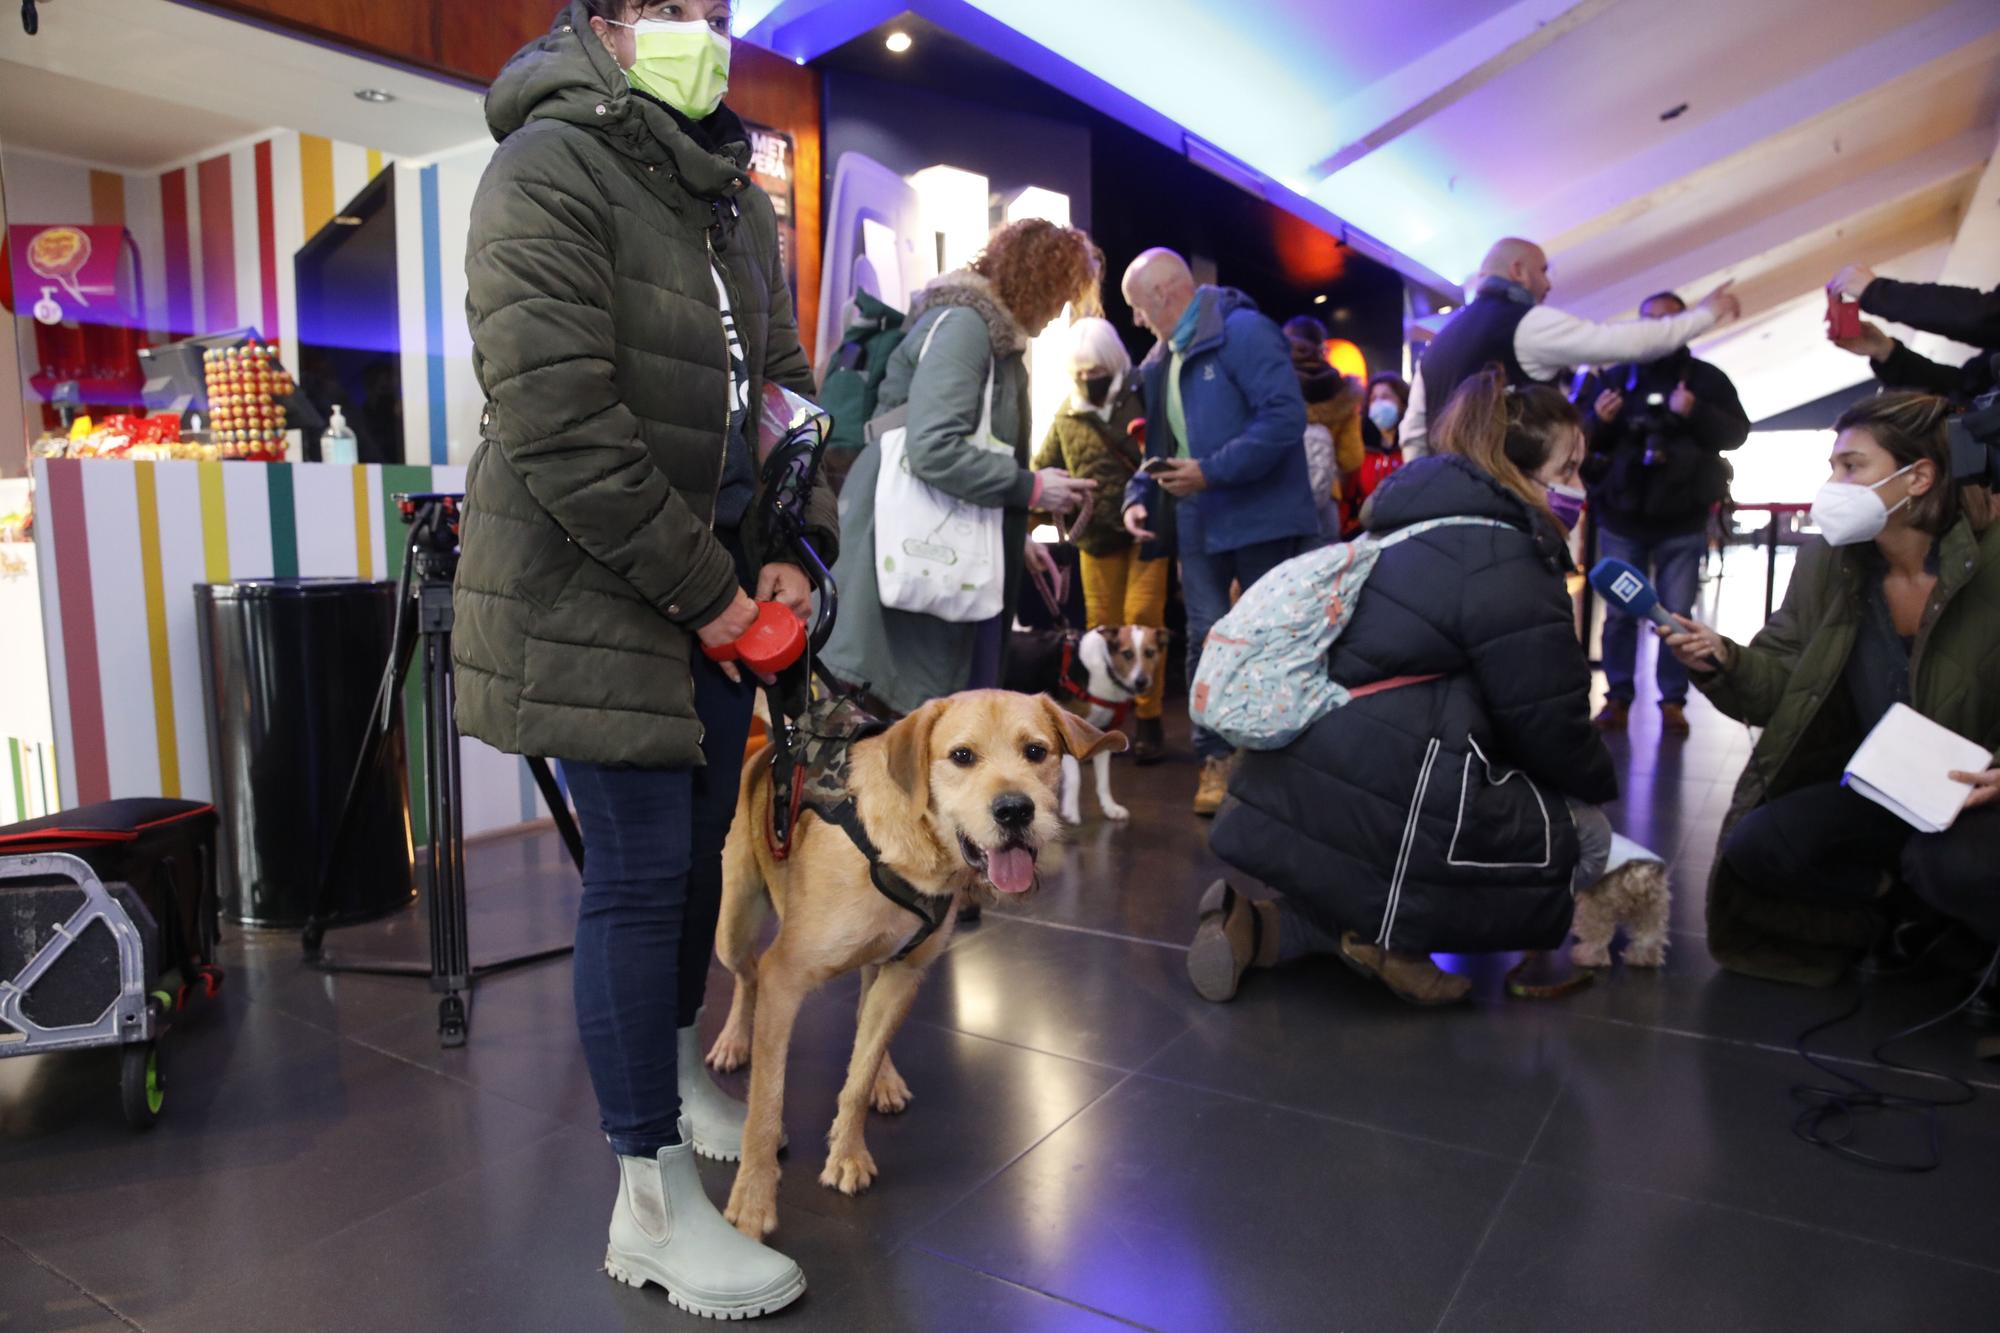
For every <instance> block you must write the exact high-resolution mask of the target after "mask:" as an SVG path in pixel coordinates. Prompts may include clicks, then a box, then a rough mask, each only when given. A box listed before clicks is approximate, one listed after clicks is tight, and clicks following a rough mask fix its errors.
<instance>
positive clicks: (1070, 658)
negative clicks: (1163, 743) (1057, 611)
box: [1061, 638, 1136, 728]
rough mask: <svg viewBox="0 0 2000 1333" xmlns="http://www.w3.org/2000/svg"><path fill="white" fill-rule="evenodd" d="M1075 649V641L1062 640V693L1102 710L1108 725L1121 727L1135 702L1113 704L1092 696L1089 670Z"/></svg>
mask: <svg viewBox="0 0 2000 1333" xmlns="http://www.w3.org/2000/svg"><path fill="white" fill-rule="evenodd" d="M1076 648H1077V640H1075V639H1072V638H1065V639H1064V640H1063V661H1062V677H1061V680H1062V688H1063V693H1064V694H1067V695H1069V696H1070V697H1071V698H1075V699H1081V700H1083V702H1085V703H1087V704H1089V705H1090V706H1091V707H1093V708H1102V709H1104V710H1105V711H1106V712H1108V713H1110V714H1111V723H1110V725H1111V726H1112V727H1114V728H1118V727H1123V726H1124V725H1125V719H1126V718H1128V717H1130V716H1131V715H1132V705H1133V703H1135V702H1136V700H1133V699H1127V700H1125V702H1123V703H1113V702H1112V701H1111V700H1109V699H1100V698H1098V697H1097V696H1096V695H1094V694H1092V693H1091V692H1090V668H1089V667H1086V666H1085V665H1084V664H1083V659H1082V658H1080V657H1078V656H1077V653H1076Z"/></svg>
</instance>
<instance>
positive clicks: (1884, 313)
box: [1861, 278, 2000, 351]
mask: <svg viewBox="0 0 2000 1333" xmlns="http://www.w3.org/2000/svg"><path fill="white" fill-rule="evenodd" d="M1861 310H1862V313H1864V314H1869V315H1874V316H1876V317H1877V318H1878V319H1886V320H1892V321H1894V322H1895V323H1897V324H1907V325H1909V326H1910V327H1911V328H1913V329H1922V330H1923V331H1924V332H1925V333H1936V334H1939V335H1941V336H1943V337H1946V338H1950V339H1951V340H1952V341H1954V342H1962V343H1964V344H1966V345H1967V346H1968V347H1984V348H1986V349H1987V350H1988V351H2000V287H1995V288H1994V289H1993V290H1992V291H1990V292H1982V291H1979V290H1977V289H1976V288H1972V287H1947V286H1945V285H1943V284H1942V283H1936V282H1898V281H1896V280H1895V279H1894V278H1877V279H1875V281H1873V282H1871V283H1869V284H1868V288H1867V290H1866V291H1864V292H1862V293H1861Z"/></svg>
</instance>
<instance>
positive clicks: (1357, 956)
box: [1340, 930, 1472, 1005]
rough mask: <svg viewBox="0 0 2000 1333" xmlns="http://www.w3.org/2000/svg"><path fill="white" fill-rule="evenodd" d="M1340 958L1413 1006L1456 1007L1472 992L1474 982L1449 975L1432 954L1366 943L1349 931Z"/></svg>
mask: <svg viewBox="0 0 2000 1333" xmlns="http://www.w3.org/2000/svg"><path fill="white" fill-rule="evenodd" d="M1340 958H1341V961H1342V962H1344V963H1346V964H1347V965H1348V966H1349V967H1351V968H1353V969H1354V970H1355V971H1356V972H1359V973H1360V974H1361V975H1362V976H1364V977H1373V978H1375V979H1376V980H1377V981H1379V982H1381V983H1382V984H1383V985H1384V986H1387V987H1388V988H1389V990H1390V992H1391V993H1392V994H1394V995H1395V997H1396V998H1397V999H1399V1000H1405V1001H1408V1002H1409V1003H1411V1004H1421V1005H1440V1004H1457V1003H1458V1002H1459V1001H1460V1000H1463V999H1464V998H1465V997H1466V996H1467V995H1468V994H1470V993H1471V991H1472V983H1471V982H1470V981H1468V980H1467V979H1466V978H1464V977H1461V976H1459V975H1458V974H1457V973H1455V972H1447V971H1445V970H1444V969H1443V968H1441V967H1439V966H1438V965H1437V964H1436V963H1433V962H1432V961H1431V960H1430V955H1429V954H1421V953H1402V952H1399V951H1396V950H1390V949H1384V948H1383V947H1382V946H1381V945H1379V944H1365V943H1363V942H1362V939H1361V937H1360V936H1359V935H1356V934H1355V933H1354V932H1353V931H1351V930H1350V931H1348V932H1347V933H1346V934H1345V935H1342V936H1341V937H1340Z"/></svg>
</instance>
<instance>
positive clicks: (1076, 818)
mask: <svg viewBox="0 0 2000 1333" xmlns="http://www.w3.org/2000/svg"><path fill="white" fill-rule="evenodd" d="M1062 822H1063V823H1065V824H1068V825H1069V826H1070V827H1071V828H1075V827H1076V826H1077V825H1078V824H1081V823H1082V822H1083V811H1082V810H1081V809H1079V808H1078V807H1076V806H1073V805H1065V806H1064V807H1063V808H1062Z"/></svg>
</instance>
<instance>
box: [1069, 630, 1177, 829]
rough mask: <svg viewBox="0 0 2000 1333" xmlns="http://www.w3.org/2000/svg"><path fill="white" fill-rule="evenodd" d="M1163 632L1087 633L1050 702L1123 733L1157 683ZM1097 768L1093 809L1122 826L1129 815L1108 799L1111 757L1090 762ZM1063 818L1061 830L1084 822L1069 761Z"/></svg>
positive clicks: (1076, 768)
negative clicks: (1143, 697)
mask: <svg viewBox="0 0 2000 1333" xmlns="http://www.w3.org/2000/svg"><path fill="white" fill-rule="evenodd" d="M1166 640H1167V632H1166V631H1165V630H1161V629H1147V628H1145V627H1144V626H1141V625H1118V626H1111V627H1106V628H1102V629H1094V630H1091V631H1090V632H1089V633H1088V634H1086V635H1084V636H1083V638H1082V639H1081V640H1079V641H1078V643H1077V645H1076V652H1075V654H1074V655H1073V657H1072V658H1071V659H1070V660H1069V662H1068V663H1067V664H1066V669H1065V670H1064V672H1063V675H1062V680H1061V681H1060V683H1059V685H1058V687H1057V689H1056V690H1055V691H1053V693H1054V697H1055V700H1056V702H1057V703H1058V704H1061V705H1062V706H1063V707H1064V708H1066V709H1068V710H1069V711H1070V712H1072V713H1075V714H1076V715H1077V716H1078V717H1080V718H1082V719H1083V720H1084V721H1086V722H1088V723H1089V724H1090V725H1091V726H1093V727H1096V728H1097V729H1098V730H1100V731H1113V730H1119V729H1122V728H1123V727H1124V725H1125V719H1126V717H1127V716H1129V715H1130V714H1131V712H1132V705H1133V703H1134V701H1136V700H1137V699H1138V697H1139V696H1140V695H1142V694H1144V693H1145V692H1146V691H1147V689H1149V688H1150V687H1151V686H1152V683H1153V682H1154V681H1155V680H1158V679H1159V675H1160V672H1161V670H1162V669H1163V664H1162V661H1161V659H1162V657H1163V656H1164V654H1165V653H1166ZM1090 762H1091V763H1092V764H1094V765H1095V766H1096V768H1097V804H1098V806H1099V807H1100V808H1101V809H1102V810H1103V811H1104V817H1105V818H1106V819H1115V820H1118V821H1121V822H1122V821H1124V820H1127V819H1130V818H1131V817H1132V812H1131V811H1130V810H1127V809H1126V808H1125V807H1124V806H1122V805H1120V804H1118V802H1117V801H1116V800H1114V799H1113V798H1112V795H1111V752H1110V751H1109V750H1108V749H1107V750H1100V751H1098V752H1097V755H1096V756H1095V757H1094V758H1093V759H1092V760H1091V761H1090ZM1062 817H1063V822H1064V823H1066V824H1081V823H1082V822H1083V766H1082V765H1081V764H1079V763H1078V762H1077V761H1076V759H1075V758H1074V757H1072V756H1070V755H1064V756H1063V761H1062Z"/></svg>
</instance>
